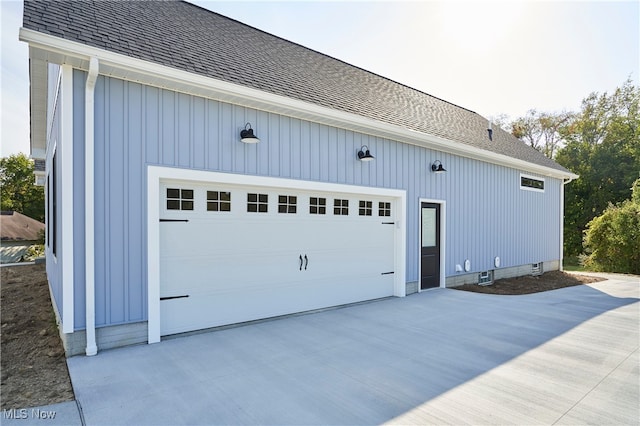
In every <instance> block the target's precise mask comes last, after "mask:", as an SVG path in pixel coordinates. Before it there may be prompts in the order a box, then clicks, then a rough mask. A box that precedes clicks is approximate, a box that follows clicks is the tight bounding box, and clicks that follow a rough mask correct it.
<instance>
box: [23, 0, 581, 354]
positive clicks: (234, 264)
mask: <svg viewBox="0 0 640 426" xmlns="http://www.w3.org/2000/svg"><path fill="white" fill-rule="evenodd" d="M114 23H117V25H114ZM20 39H21V40H22V41H24V42H26V43H28V44H29V52H30V53H29V56H30V83H31V87H30V90H31V91H30V96H31V138H32V139H31V154H32V157H33V158H36V159H43V160H45V162H46V173H45V175H46V182H45V185H46V194H47V202H46V204H47V211H46V218H47V240H46V245H45V246H46V256H47V275H48V279H49V283H50V286H51V292H52V295H53V300H54V306H55V309H56V312H57V315H58V318H59V320H60V329H61V335H62V337H63V341H64V343H65V348H66V350H67V354H68V355H73V354H78V353H83V352H84V353H86V354H88V355H93V354H95V353H96V352H97V351H98V349H105V348H110V347H115V346H122V345H127V344H133V343H140V342H148V343H155V342H159V341H160V340H161V339H162V337H163V336H167V335H172V334H176V333H183V332H188V331H193V330H202V329H208V328H211V327H219V326H224V325H229V324H237V323H243V322H246V321H253V320H259V319H264V318H272V317H278V316H281V315H287V314H292V313H298V312H306V311H310V310H315V309H322V308H327V307H333V306H340V305H344V304H349V303H354V302H361V301H367V300H374V299H378V298H383V297H392V296H395V297H404V296H406V295H407V294H411V293H414V292H416V291H425V290H429V289H431V288H438V287H448V286H454V285H459V284H462V283H477V282H490V281H491V280H493V279H497V278H500V277H507V276H516V275H524V274H531V273H540V272H542V271H547V270H557V269H561V265H562V217H563V198H564V195H563V187H564V184H565V183H567V182H568V181H570V180H571V179H574V178H576V177H577V176H576V175H575V174H573V173H571V172H570V171H568V170H566V169H564V168H563V167H561V166H560V165H558V164H556V163H555V162H554V161H552V160H551V159H548V158H546V157H545V156H543V155H542V154H541V153H539V152H538V151H536V150H534V149H533V148H531V147H529V146H527V145H525V144H524V143H522V142H521V141H519V140H517V139H515V138H514V137H513V136H511V135H510V134H509V133H507V132H504V131H503V130H501V129H500V128H499V127H497V126H493V125H492V124H491V123H490V122H489V121H488V120H487V119H486V118H484V117H482V116H480V115H478V114H476V113H474V112H472V111H469V110H467V109H465V108H463V107H460V106H457V105H454V104H451V103H449V102H446V101H444V100H442V99H438V98H436V97H433V96H430V95H428V94H426V93H423V92H420V91H418V90H415V89H412V88H410V87H407V86H405V85H402V84H399V83H397V82H394V81H392V80H389V79H387V78H384V77H382V76H379V75H376V74H373V73H371V72H368V71H366V70H363V69H361V68H358V67H355V66H352V65H350V64H347V63H344V62H342V61H339V60H336V59H334V58H331V57H329V56H326V55H323V54H321V53H318V52H316V51H313V50H310V49H307V48H305V47H303V46H300V45H298V44H295V43H293V42H290V41H287V40H284V39H281V38H278V37H276V36H273V35H271V34H267V33H265V32H263V31H260V30H257V29H255V28H252V27H249V26H247V25H244V24H242V23H240V22H237V21H234V20H232V19H229V18H226V17H224V16H221V15H219V14H216V13H213V12H210V11H208V10H205V9H202V8H200V7H197V6H195V5H192V4H189V3H186V2H158V3H156V2H151V1H145V2H103V1H95V2H92V1H86V2H71V1H57V2H47V1H31V0H27V1H25V6H24V25H23V28H21V30H20ZM241 58H250V60H251V66H246V61H244V60H240V59H241Z"/></svg>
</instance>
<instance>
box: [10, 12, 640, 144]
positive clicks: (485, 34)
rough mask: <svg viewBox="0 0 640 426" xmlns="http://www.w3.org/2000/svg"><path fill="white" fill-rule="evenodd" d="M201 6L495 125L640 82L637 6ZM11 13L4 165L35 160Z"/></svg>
mask: <svg viewBox="0 0 640 426" xmlns="http://www.w3.org/2000/svg"><path fill="white" fill-rule="evenodd" d="M193 2H194V3H197V4H199V5H201V6H203V7H205V8H207V9H210V10H213V11H215V12H218V13H221V14H223V15H226V16H229V17H231V18H234V19H237V20H239V21H241V22H244V23H246V24H248V25H251V26H253V27H257V28H260V29H262V30H264V31H267V32H269V33H272V34H275V35H277V36H280V37H283V38H285V39H287V40H290V41H293V42H296V43H299V44H301V45H303V46H306V47H309V48H312V49H314V50H317V51H319V52H322V53H325V54H328V55H331V56H333V57H335V58H338V59H341V60H343V61H345V62H348V63H350V64H353V65H356V66H358V67H361V68H364V69H366V70H369V71H372V72H375V73H377V74H379V75H382V76H384V77H387V78H390V79H393V80H395V81H398V82H400V83H403V84H406V85H408V86H411V87H414V88H416V89H419V90H422V91H424V92H426V93H429V94H431V95H433V96H437V97H439V98H442V99H444V100H447V101H449V102H452V103H455V104H457V105H460V106H462V107H465V108H468V109H471V110H473V111H475V112H477V113H479V114H481V115H483V116H485V117H492V116H497V115H499V114H507V115H509V116H510V117H511V118H516V117H518V116H522V115H524V114H525V112H526V111H527V110H529V109H532V108H535V109H538V110H542V111H548V112H557V111H561V110H574V111H578V110H579V109H580V103H581V101H582V99H583V98H585V97H586V96H587V95H589V93H591V92H599V93H603V92H609V93H610V92H612V91H613V90H614V89H615V88H616V87H619V86H620V85H622V83H623V82H624V81H625V80H626V79H627V77H631V79H632V80H633V82H634V84H636V85H637V84H638V76H639V74H640V72H639V68H640V54H639V50H640V48H639V45H640V30H639V27H640V12H639V9H640V8H639V5H640V3H639V2H637V1H624V2H610V1H602V2H576V1H571V2H558V1H518V0H512V1H509V2H484V1H473V2H468V1H467V2H464V1H412V2H397V1H393V2H391V1H387V2H383V1H350V2H346V1H324V2H319V1H315V2H314V1H286V2H272V1H261V2H245V1H234V2H218V1H193ZM0 16H1V24H2V57H1V65H2V73H1V79H2V81H1V110H0V115H1V116H2V122H1V126H2V129H1V133H0V156H3V157H4V156H7V155H10V154H13V153H17V152H25V153H27V154H28V153H29V98H28V92H29V89H28V84H29V83H28V78H29V71H28V52H27V50H28V49H27V46H26V44H24V43H21V42H19V41H18V28H19V27H20V26H21V23H22V2H21V1H7V0H0ZM238 59H239V60H242V58H238ZM247 60H248V61H250V58H247Z"/></svg>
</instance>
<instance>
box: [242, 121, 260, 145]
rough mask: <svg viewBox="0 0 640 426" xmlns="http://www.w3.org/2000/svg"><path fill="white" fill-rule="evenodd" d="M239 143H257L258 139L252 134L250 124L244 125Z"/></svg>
mask: <svg viewBox="0 0 640 426" xmlns="http://www.w3.org/2000/svg"><path fill="white" fill-rule="evenodd" d="M240 141H242V142H244V143H258V142H260V139H258V136H256V135H254V134H253V129H252V128H251V123H247V124H245V125H244V130H241V131H240Z"/></svg>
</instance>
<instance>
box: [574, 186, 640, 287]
mask: <svg viewBox="0 0 640 426" xmlns="http://www.w3.org/2000/svg"><path fill="white" fill-rule="evenodd" d="M584 248H585V251H586V254H587V257H586V258H585V260H584V265H585V267H586V268H587V269H591V270H594V271H603V272H622V273H630V274H640V179H638V180H636V181H635V182H634V184H633V188H632V195H631V199H630V200H625V201H623V202H622V203H620V204H618V205H611V204H610V205H609V207H608V208H607V209H606V210H605V211H604V212H603V213H602V215H600V216H597V217H595V218H594V219H593V220H591V222H589V224H588V225H587V230H586V231H585V238H584Z"/></svg>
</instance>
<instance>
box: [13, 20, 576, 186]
mask: <svg viewBox="0 0 640 426" xmlns="http://www.w3.org/2000/svg"><path fill="white" fill-rule="evenodd" d="M19 38H20V40H21V41H24V42H27V43H29V46H30V48H31V49H30V58H31V59H32V60H36V59H43V60H46V61H49V62H55V63H60V64H62V63H67V64H71V65H72V66H73V67H75V68H78V69H82V70H87V69H88V66H89V58H91V57H96V58H98V59H99V60H100V63H101V74H102V75H108V76H111V77H115V78H120V79H124V80H128V81H134V82H138V83H141V84H147V85H151V86H155V87H160V88H167V89H169V90H174V91H178V92H183V93H188V94H194V95H197V96H203V97H207V98H211V99H216V100H220V101H223V102H229V103H234V104H237V105H242V106H246V107H249V108H255V109H260V110H264V111H268V112H273V113H276V114H284V115H288V116H291V117H295V118H299V119H303V120H309V121H313V122H317V123H321V124H326V125H330V126H336V127H340V128H345V129H348V130H353V131H356V132H360V133H364V134H369V135H374V136H379V137H383V138H387V139H390V140H394V141H398V142H402V143H407V144H411V145H417V146H422V147H426V148H429V149H434V150H439V151H442V152H446V153H451V154H454V155H459V156H462V157H467V158H472V159H476V160H480V161H484V162H487V163H491V164H498V165H502V166H506V167H510V168H514V169H518V170H524V171H528V172H531V173H540V174H542V175H545V176H551V177H555V178H558V179H565V178H570V179H575V178H577V177H578V175H575V174H573V173H570V172H563V171H561V170H557V169H554V168H550V167H546V166H541V165H538V164H534V163H530V162H528V161H524V160H519V159H516V158H513V157H509V156H507V155H503V154H499V153H495V152H491V151H487V150H484V149H480V148H477V147H474V146H470V145H467V144H464V143H461V142H457V141H454V140H450V139H445V138H441V137H438V136H435V135H430V134H426V133H421V132H417V131H414V130H410V129H406V128H404V127H402V126H397V125H393V124H389V123H384V122H380V121H377V120H373V119H370V118H366V117H362V116H360V115H358V114H353V113H348V112H344V111H339V110H336V109H332V108H328V107H323V106H320V105H316V104H312V103H310V102H305V101H301V100H297V99H293V98H289V97H286V96H280V95H274V94H272V93H268V92H264V91H261V90H257V89H253V88H250V87H246V86H242V85H238V84H233V83H229V82H226V81H222V80H218V79H214V78H211V77H205V76H202V75H199V74H194V73H191V72H187V71H183V70H178V69H175V68H172V67H168V66H165V65H160V64H157V63H154V62H149V61H145V60H141V59H137V58H132V57H129V56H126V55H122V54H118V53H114V52H110V51H107V50H104V49H99V48H96V47H92V46H87V45H85V44H82V43H77V42H73V41H69V40H65V39H62V38H60V37H54V36H51V35H47V34H43V33H40V32H38V31H33V30H29V29H25V28H20V35H19Z"/></svg>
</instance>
